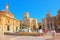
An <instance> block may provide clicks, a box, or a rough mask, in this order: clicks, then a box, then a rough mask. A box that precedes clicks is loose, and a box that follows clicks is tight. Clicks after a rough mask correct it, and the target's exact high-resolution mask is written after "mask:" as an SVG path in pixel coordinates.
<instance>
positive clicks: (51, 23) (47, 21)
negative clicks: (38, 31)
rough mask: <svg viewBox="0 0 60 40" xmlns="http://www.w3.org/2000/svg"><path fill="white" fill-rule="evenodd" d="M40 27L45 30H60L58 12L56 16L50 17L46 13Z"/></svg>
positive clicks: (59, 15) (59, 11)
mask: <svg viewBox="0 0 60 40" xmlns="http://www.w3.org/2000/svg"><path fill="white" fill-rule="evenodd" d="M42 26H43V27H45V28H46V29H53V28H55V29H60V10H58V12H57V16H51V15H50V12H49V11H48V13H47V14H46V18H43V19H42Z"/></svg>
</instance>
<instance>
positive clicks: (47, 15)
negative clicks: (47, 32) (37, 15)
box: [46, 10, 51, 18]
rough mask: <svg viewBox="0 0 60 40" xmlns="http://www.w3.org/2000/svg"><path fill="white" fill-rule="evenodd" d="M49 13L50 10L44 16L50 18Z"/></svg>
mask: <svg viewBox="0 0 60 40" xmlns="http://www.w3.org/2000/svg"><path fill="white" fill-rule="evenodd" d="M50 17H51V15H50V11H49V10H48V12H47V14H46V18H50Z"/></svg>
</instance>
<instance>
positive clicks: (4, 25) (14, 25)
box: [0, 4, 20, 32]
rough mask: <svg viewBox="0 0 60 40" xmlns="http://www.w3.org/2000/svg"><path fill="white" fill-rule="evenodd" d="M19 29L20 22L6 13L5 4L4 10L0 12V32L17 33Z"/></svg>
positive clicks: (6, 7)
mask: <svg viewBox="0 0 60 40" xmlns="http://www.w3.org/2000/svg"><path fill="white" fill-rule="evenodd" d="M19 29H20V21H19V20H16V19H15V18H14V15H13V14H11V13H10V12H9V11H8V4H6V6H5V9H4V10H1V11H0V31H3V32H17V31H18V30H19Z"/></svg>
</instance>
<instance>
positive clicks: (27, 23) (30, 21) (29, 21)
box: [22, 12, 38, 30]
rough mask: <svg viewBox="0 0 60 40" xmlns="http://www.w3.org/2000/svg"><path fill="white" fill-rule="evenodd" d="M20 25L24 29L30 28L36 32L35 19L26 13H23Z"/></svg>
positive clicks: (36, 24)
mask: <svg viewBox="0 0 60 40" xmlns="http://www.w3.org/2000/svg"><path fill="white" fill-rule="evenodd" d="M22 24H23V25H22V27H25V28H32V29H33V30H36V29H37V28H38V23H37V19H35V18H30V15H29V13H28V12H25V13H24V15H23V20H22Z"/></svg>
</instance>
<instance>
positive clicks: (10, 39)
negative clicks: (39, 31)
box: [0, 33, 60, 40]
mask: <svg viewBox="0 0 60 40" xmlns="http://www.w3.org/2000/svg"><path fill="white" fill-rule="evenodd" d="M56 35H57V36H56V40H60V33H57V34H56ZM45 39H46V40H53V39H52V36H50V35H48V36H13V35H4V37H0V40H45Z"/></svg>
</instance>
